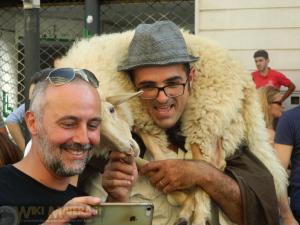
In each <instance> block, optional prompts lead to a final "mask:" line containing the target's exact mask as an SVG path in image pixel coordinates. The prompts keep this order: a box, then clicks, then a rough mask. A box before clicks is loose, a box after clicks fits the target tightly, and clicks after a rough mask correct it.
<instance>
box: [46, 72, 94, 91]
mask: <svg viewBox="0 0 300 225" xmlns="http://www.w3.org/2000/svg"><path fill="white" fill-rule="evenodd" d="M76 76H78V77H79V78H80V79H82V80H85V81H86V82H88V83H89V84H91V85H92V86H93V87H95V88H98V87H99V81H98V80H97V78H96V76H95V75H94V74H93V73H92V72H91V71H89V70H87V69H74V68H57V69H54V70H52V71H50V72H49V74H48V76H47V78H46V80H49V82H50V83H51V84H53V85H64V84H66V83H69V82H71V81H72V80H74V79H75V77H76Z"/></svg>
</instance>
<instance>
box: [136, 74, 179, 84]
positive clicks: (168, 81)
mask: <svg viewBox="0 0 300 225" xmlns="http://www.w3.org/2000/svg"><path fill="white" fill-rule="evenodd" d="M181 80H182V77H181V76H179V75H174V76H173V77H170V78H168V79H166V80H164V81H163V82H164V83H170V82H174V81H181ZM149 84H153V85H155V84H156V82H154V81H151V80H144V81H142V82H141V83H139V84H138V85H139V86H140V85H149Z"/></svg>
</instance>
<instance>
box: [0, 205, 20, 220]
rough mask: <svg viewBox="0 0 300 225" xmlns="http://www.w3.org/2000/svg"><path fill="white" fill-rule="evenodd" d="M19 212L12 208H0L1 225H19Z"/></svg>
mask: <svg viewBox="0 0 300 225" xmlns="http://www.w3.org/2000/svg"><path fill="white" fill-rule="evenodd" d="M17 224H18V212H17V209H16V208H15V207H12V206H0V225H17Z"/></svg>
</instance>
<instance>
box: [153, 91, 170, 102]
mask: <svg viewBox="0 0 300 225" xmlns="http://www.w3.org/2000/svg"><path fill="white" fill-rule="evenodd" d="M168 99H169V97H168V96H167V95H166V93H165V92H164V90H163V89H161V90H159V92H158V95H157V97H156V101H158V102H160V103H164V102H166V101H167V100H168Z"/></svg>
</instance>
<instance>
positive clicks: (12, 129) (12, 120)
mask: <svg viewBox="0 0 300 225" xmlns="http://www.w3.org/2000/svg"><path fill="white" fill-rule="evenodd" d="M45 79H46V73H45V74H42V73H35V74H34V75H33V76H32V77H31V79H30V84H29V99H31V95H32V91H33V89H34V86H35V84H36V83H37V82H39V81H41V80H45ZM24 115H25V103H23V104H22V105H20V106H19V107H18V108H17V109H15V110H14V111H13V112H11V113H10V114H9V115H8V117H7V118H6V120H5V124H6V126H7V128H8V130H9V133H10V135H11V137H12V139H13V141H14V142H15V143H16V144H17V146H18V147H19V148H20V149H21V150H22V151H23V150H24V149H25V132H26V129H27V128H26V124H25V121H24Z"/></svg>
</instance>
